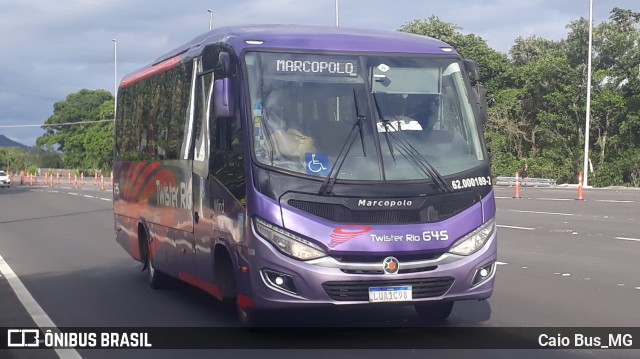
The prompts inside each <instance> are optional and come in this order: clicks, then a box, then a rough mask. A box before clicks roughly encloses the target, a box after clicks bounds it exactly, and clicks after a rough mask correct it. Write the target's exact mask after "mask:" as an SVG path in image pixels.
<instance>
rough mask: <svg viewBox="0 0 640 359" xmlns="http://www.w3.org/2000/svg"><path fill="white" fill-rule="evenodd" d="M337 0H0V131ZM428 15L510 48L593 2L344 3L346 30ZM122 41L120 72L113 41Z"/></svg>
mask: <svg viewBox="0 0 640 359" xmlns="http://www.w3.org/2000/svg"><path fill="white" fill-rule="evenodd" d="M593 1H594V8H593V14H594V15H593V16H594V23H595V24H598V23H600V22H602V21H604V20H607V19H608V17H609V13H610V11H611V9H613V8H614V7H620V8H624V9H630V10H633V11H636V12H640V0H593ZM335 3H336V2H335V0H304V1H303V0H233V1H229V0H224V1H223V0H55V1H44V0H11V1H10V0H0V54H2V56H0V134H3V135H5V136H7V137H9V138H11V139H13V140H15V141H18V142H21V143H23V144H25V145H28V146H31V145H34V144H35V142H36V138H37V137H38V136H40V135H42V134H43V133H44V131H43V130H42V129H41V128H40V127H20V128H7V127H3V126H14V125H20V126H28V125H41V124H43V123H44V121H46V120H47V118H49V117H50V116H51V115H52V114H53V105H54V103H56V102H59V101H64V99H65V98H66V96H67V95H69V94H71V93H75V92H78V91H80V90H81V89H90V90H97V89H105V90H108V91H110V92H112V93H113V91H114V78H117V79H118V81H120V80H121V79H122V78H123V77H124V76H125V75H126V74H128V73H130V72H132V71H134V70H136V69H138V68H140V67H142V66H143V65H145V64H147V63H149V62H151V61H152V60H153V59H155V58H156V57H157V56H159V55H161V54H163V53H165V52H167V51H169V50H171V49H173V48H175V47H178V46H179V45H181V44H183V43H185V42H188V41H189V40H191V39H193V38H194V37H196V36H198V35H200V34H202V33H204V32H206V31H208V30H209V12H208V11H207V9H211V10H212V11H213V26H214V27H217V26H227V25H242V24H269V23H278V24H312V25H328V26H335V16H336V11H335ZM431 15H436V16H438V17H439V18H440V19H441V20H443V21H446V22H449V23H453V24H456V25H457V26H459V27H461V28H462V30H461V32H463V33H465V34H467V33H473V34H476V35H478V36H480V37H482V38H483V39H485V40H486V41H487V43H488V44H489V46H491V47H492V48H494V49H496V50H498V51H500V52H503V53H508V51H509V49H510V48H511V46H512V45H513V43H514V40H515V39H516V38H517V37H519V36H521V37H528V36H532V35H535V36H539V37H542V38H546V39H550V40H560V39H563V38H565V37H566V34H567V30H566V25H567V24H569V23H570V22H571V21H573V20H577V19H580V18H581V17H584V18H588V17H589V0H474V1H469V0H447V1H442V0H437V1H436V0H391V1H389V0H339V23H340V26H345V27H356V28H370V29H379V30H397V29H398V28H399V27H401V26H402V25H403V24H405V23H407V22H410V21H412V20H415V19H427V18H428V17H430V16H431ZM113 39H115V40H116V41H117V70H118V71H117V74H116V73H115V66H114V63H115V61H114V60H115V56H114V55H115V53H114V42H113ZM585 56H586V54H585Z"/></svg>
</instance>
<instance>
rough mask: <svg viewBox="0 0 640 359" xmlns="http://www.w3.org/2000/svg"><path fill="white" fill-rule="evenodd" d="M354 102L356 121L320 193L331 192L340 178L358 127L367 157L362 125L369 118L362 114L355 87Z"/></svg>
mask: <svg viewBox="0 0 640 359" xmlns="http://www.w3.org/2000/svg"><path fill="white" fill-rule="evenodd" d="M353 102H354V104H355V106H356V121H355V122H354V123H353V127H351V131H349V136H348V137H347V140H346V141H345V142H344V144H343V145H342V148H341V149H340V152H339V153H338V156H337V157H336V161H335V162H334V163H333V166H331V168H330V169H329V173H328V174H327V177H326V178H325V179H324V182H322V186H320V191H318V193H320V194H329V193H331V190H332V188H333V185H334V184H335V183H336V180H337V179H338V175H339V174H340V169H341V168H342V165H343V164H344V161H345V160H346V159H347V155H348V154H349V151H350V150H351V147H352V146H353V143H354V142H355V140H356V138H357V137H356V136H354V134H355V129H356V127H358V128H359V131H358V132H359V133H360V142H361V143H362V154H363V156H364V157H367V152H366V149H365V145H364V134H363V133H362V125H363V124H364V122H365V121H366V120H367V117H366V116H364V115H361V114H360V106H358V97H357V96H356V89H355V88H354V89H353ZM337 110H338V109H336V111H337ZM345 148H347V150H346V152H345ZM343 152H344V155H343ZM334 172H335V174H334Z"/></svg>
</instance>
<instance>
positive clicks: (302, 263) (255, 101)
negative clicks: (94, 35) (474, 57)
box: [114, 25, 497, 325]
mask: <svg viewBox="0 0 640 359" xmlns="http://www.w3.org/2000/svg"><path fill="white" fill-rule="evenodd" d="M479 77H480V76H479V70H478V66H477V65H476V64H475V63H474V62H473V61H469V60H463V59H461V58H460V56H459V55H458V54H457V53H456V51H455V50H454V49H452V48H451V47H450V46H449V45H447V44H445V43H443V42H440V41H438V40H435V39H432V38H428V37H424V36H418V35H412V34H407V33H401V32H383V31H372V30H356V29H346V28H334V27H309V26H292V25H259V26H245V27H225V28H220V29H214V30H212V31H210V32H208V33H206V34H204V35H202V36H200V37H197V38H196V39H194V40H193V41H191V42H189V43H187V44H185V45H183V46H181V47H179V48H177V49H175V50H173V51H171V52H169V53H167V54H165V55H163V56H160V57H159V58H157V59H156V60H155V61H153V62H152V63H151V64H150V65H148V66H146V67H144V68H142V69H140V70H138V71H135V72H134V73H132V74H130V75H128V76H126V77H125V78H124V79H123V80H122V82H121V84H120V88H119V92H118V104H117V113H116V126H115V127H116V129H115V161H114V162H115V171H114V180H115V184H114V216H115V232H116V240H117V242H118V243H119V244H120V245H122V247H124V248H125V250H127V252H128V253H130V254H131V256H132V257H133V258H134V259H136V260H138V261H140V262H142V264H143V270H147V273H148V279H149V282H150V285H151V286H152V287H154V288H161V287H163V286H164V285H166V284H167V280H168V279H170V278H177V279H180V280H182V281H184V282H187V283H189V284H191V285H194V286H196V287H198V288H200V289H202V290H204V291H205V292H207V293H209V294H211V295H212V296H214V297H216V298H218V299H220V300H223V299H230V300H234V301H235V302H236V307H237V310H238V313H239V317H240V319H241V321H242V322H244V323H245V324H249V325H251V324H254V323H255V320H256V318H257V317H259V316H260V315H261V314H262V313H264V312H265V311H268V310H273V309H279V308H292V307H310V306H355V305H368V306H376V305H382V304H384V303H387V304H388V303H392V305H412V306H414V307H415V309H416V312H417V313H418V315H419V316H421V317H422V318H424V319H426V320H443V319H445V318H447V317H448V316H449V314H450V313H451V310H452V307H453V303H454V302H455V301H460V300H484V299H487V298H489V297H490V296H491V294H492V292H493V285H494V274H495V266H496V264H495V263H496V254H497V239H496V230H495V213H496V208H495V201H494V192H493V190H492V186H491V172H490V165H489V158H488V155H487V151H486V148H485V145H484V141H483V132H482V131H483V130H482V126H483V123H484V122H485V121H486V119H487V113H486V96H485V91H484V90H483V88H482V86H481V85H480V84H479V83H478V81H479Z"/></svg>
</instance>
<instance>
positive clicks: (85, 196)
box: [82, 194, 95, 198]
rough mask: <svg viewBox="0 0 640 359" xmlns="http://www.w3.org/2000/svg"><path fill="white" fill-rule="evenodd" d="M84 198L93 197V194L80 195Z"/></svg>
mask: <svg viewBox="0 0 640 359" xmlns="http://www.w3.org/2000/svg"><path fill="white" fill-rule="evenodd" d="M82 197H84V198H95V197H94V196H89V195H88V194H85V195H82Z"/></svg>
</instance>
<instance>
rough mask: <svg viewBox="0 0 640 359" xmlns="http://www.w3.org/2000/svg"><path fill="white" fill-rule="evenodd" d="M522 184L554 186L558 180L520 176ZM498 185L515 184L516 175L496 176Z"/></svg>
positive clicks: (528, 185) (527, 185) (526, 185)
mask: <svg viewBox="0 0 640 359" xmlns="http://www.w3.org/2000/svg"><path fill="white" fill-rule="evenodd" d="M519 181H520V186H522V187H553V186H556V185H557V184H556V180H554V179H550V178H535V177H529V178H520V179H519ZM495 185H496V186H515V185H516V178H515V177H502V176H499V177H496V183H495Z"/></svg>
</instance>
